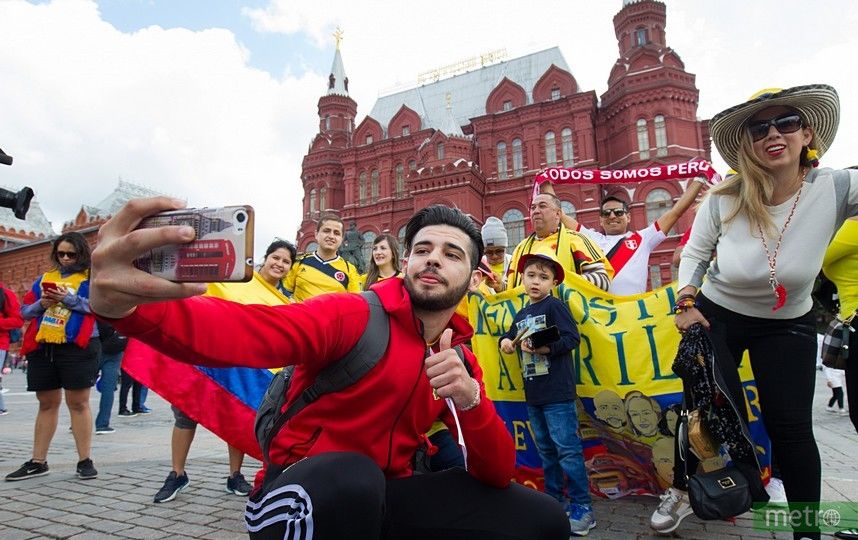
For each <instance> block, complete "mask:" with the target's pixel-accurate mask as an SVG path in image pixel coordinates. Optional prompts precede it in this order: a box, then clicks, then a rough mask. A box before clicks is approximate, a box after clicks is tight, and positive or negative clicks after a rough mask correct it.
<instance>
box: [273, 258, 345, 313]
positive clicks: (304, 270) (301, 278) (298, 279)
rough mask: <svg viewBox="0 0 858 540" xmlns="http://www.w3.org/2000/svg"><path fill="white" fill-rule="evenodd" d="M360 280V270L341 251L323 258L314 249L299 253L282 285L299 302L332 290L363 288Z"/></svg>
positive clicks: (341, 290) (342, 290) (343, 290)
mask: <svg viewBox="0 0 858 540" xmlns="http://www.w3.org/2000/svg"><path fill="white" fill-rule="evenodd" d="M360 283H361V279H360V274H358V271H357V268H355V266H354V265H353V264H350V263H348V262H346V260H345V259H343V258H342V257H340V256H339V255H338V256H337V257H336V258H335V259H331V260H330V261H323V260H322V259H320V258H319V257H317V256H316V254H315V253H307V254H305V255H302V256H301V257H298V260H297V261H295V264H293V265H292V269H291V270H290V271H289V274H287V275H286V277H284V278H283V286H284V287H285V288H286V290H288V291H290V292H291V293H292V299H293V300H295V301H296V302H303V301H304V300H306V299H308V298H312V297H314V296H318V295H320V294H325V293H331V292H346V291H348V292H360Z"/></svg>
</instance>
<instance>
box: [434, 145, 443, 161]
mask: <svg viewBox="0 0 858 540" xmlns="http://www.w3.org/2000/svg"><path fill="white" fill-rule="evenodd" d="M435 156H436V157H437V158H438V159H444V143H442V142H439V143H438V144H437V145H436V146H435Z"/></svg>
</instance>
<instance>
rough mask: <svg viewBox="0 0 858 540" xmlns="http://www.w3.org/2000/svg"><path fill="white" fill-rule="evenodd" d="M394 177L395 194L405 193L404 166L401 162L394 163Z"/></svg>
mask: <svg viewBox="0 0 858 540" xmlns="http://www.w3.org/2000/svg"><path fill="white" fill-rule="evenodd" d="M394 177H395V178H396V195H397V196H402V195H405V167H403V166H402V163H397V164H396V169H394Z"/></svg>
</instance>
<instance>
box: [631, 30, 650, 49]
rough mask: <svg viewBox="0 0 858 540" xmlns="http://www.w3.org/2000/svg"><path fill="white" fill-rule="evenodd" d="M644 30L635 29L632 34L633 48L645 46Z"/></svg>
mask: <svg viewBox="0 0 858 540" xmlns="http://www.w3.org/2000/svg"><path fill="white" fill-rule="evenodd" d="M646 42H647V39H646V28H637V29H635V33H634V43H633V44H632V45H634V46H641V45H646Z"/></svg>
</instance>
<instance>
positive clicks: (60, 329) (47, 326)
mask: <svg viewBox="0 0 858 540" xmlns="http://www.w3.org/2000/svg"><path fill="white" fill-rule="evenodd" d="M87 279H89V270H85V271H83V272H77V273H74V274H72V275H70V276H67V277H63V276H62V275H61V274H60V272H59V271H58V270H51V271H50V272H46V273H45V274H44V275H43V276H42V283H45V282H53V283H56V284H57V285H63V286H64V287H65V288H66V289H68V291H69V292H70V293H72V294H74V293H76V292H77V291H78V290H79V289H80V284H81V283H83V282H84V281H86V280H87ZM42 293H44V289H43V290H42ZM39 296H40V297H41V295H39ZM71 316H72V310H70V309H69V308H67V307H66V306H65V304H63V303H62V302H57V303H56V304H54V305H53V306H51V307H49V308H48V309H46V310H45V313H44V315H42V322H41V324H39V332H38V333H37V334H36V342H38V343H67V342H68V339H67V338H66V325H67V324H68V322H69V319H70V318H71Z"/></svg>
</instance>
